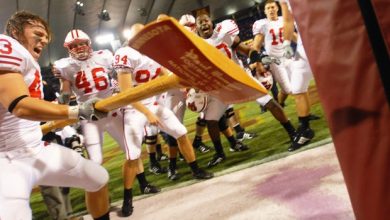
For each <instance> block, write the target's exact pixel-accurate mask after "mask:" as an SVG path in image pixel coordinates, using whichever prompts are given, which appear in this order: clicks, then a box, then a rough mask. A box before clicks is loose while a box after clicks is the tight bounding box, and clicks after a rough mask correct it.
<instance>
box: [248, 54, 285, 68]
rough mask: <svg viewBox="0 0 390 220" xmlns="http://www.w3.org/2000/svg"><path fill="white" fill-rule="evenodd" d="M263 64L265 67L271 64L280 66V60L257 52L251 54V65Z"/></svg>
mask: <svg viewBox="0 0 390 220" xmlns="http://www.w3.org/2000/svg"><path fill="white" fill-rule="evenodd" d="M256 62H261V63H262V64H263V65H266V66H269V65H270V64H271V63H275V64H277V65H279V64H280V60H279V59H278V58H276V57H271V56H268V55H265V54H263V53H259V52H257V51H255V50H252V51H250V52H249V64H252V63H256Z"/></svg>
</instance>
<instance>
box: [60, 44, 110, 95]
mask: <svg viewBox="0 0 390 220" xmlns="http://www.w3.org/2000/svg"><path fill="white" fill-rule="evenodd" d="M112 62H113V55H112V53H111V52H110V51H108V50H99V51H94V52H93V53H92V55H91V57H90V58H89V59H87V60H85V61H80V60H76V59H73V58H71V57H67V58H63V59H60V60H57V61H55V62H54V65H55V67H56V68H57V69H58V70H59V71H60V73H61V77H62V78H64V79H66V80H68V81H70V82H71V85H72V91H73V92H74V93H75V95H76V97H77V101H78V102H85V101H87V100H89V99H91V98H94V97H97V98H107V97H109V96H111V95H112V89H111V86H110V78H109V74H110V73H111V71H112Z"/></svg>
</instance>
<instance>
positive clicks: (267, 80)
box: [256, 71, 274, 90]
mask: <svg viewBox="0 0 390 220" xmlns="http://www.w3.org/2000/svg"><path fill="white" fill-rule="evenodd" d="M256 78H257V80H258V81H259V82H260V83H261V84H262V85H263V86H264V87H265V88H266V89H267V90H270V89H271V88H272V85H273V83H274V80H273V77H272V74H271V72H269V71H266V72H264V73H261V74H258V75H257V77H256Z"/></svg>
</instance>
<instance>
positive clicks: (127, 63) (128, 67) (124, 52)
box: [114, 46, 161, 104]
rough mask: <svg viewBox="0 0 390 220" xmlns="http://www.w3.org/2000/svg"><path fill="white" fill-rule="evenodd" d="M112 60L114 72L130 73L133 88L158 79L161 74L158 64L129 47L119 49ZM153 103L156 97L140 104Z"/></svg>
mask: <svg viewBox="0 0 390 220" xmlns="http://www.w3.org/2000/svg"><path fill="white" fill-rule="evenodd" d="M114 58H115V59H114V69H115V71H116V72H117V73H118V74H121V72H122V73H123V72H126V73H131V74H132V75H131V77H132V82H133V86H137V85H140V84H143V83H146V82H149V81H150V80H153V79H155V78H156V77H158V75H159V74H160V72H161V65H160V64H158V63H157V62H156V61H154V60H152V59H150V58H149V57H147V56H145V55H143V54H141V53H139V52H138V51H136V50H134V49H133V48H131V47H129V46H126V47H122V48H119V49H118V50H117V51H116V52H115V56H114ZM155 101H156V97H151V98H148V99H145V100H143V101H142V103H143V104H149V103H152V102H155Z"/></svg>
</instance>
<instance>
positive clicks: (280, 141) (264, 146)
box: [30, 85, 330, 219]
mask: <svg viewBox="0 0 390 220" xmlns="http://www.w3.org/2000/svg"><path fill="white" fill-rule="evenodd" d="M310 99H311V103H312V109H311V112H312V114H315V115H318V116H320V117H321V118H320V119H319V120H315V121H312V122H311V127H312V128H313V130H314V131H315V137H314V139H313V140H312V142H319V141H321V140H324V139H328V138H329V137H330V134H329V130H328V126H327V122H326V120H325V116H324V113H323V109H322V106H321V104H320V103H319V100H318V95H317V92H316V88H315V86H314V85H312V86H311V87H310ZM286 104H287V105H286V107H285V108H284V109H285V112H286V114H287V115H288V117H289V118H290V120H291V121H292V123H293V125H294V126H295V127H297V125H298V120H297V116H296V113H295V104H294V101H293V98H291V97H289V98H288V99H287V102H286ZM234 109H235V111H236V114H238V116H239V119H240V122H241V124H242V125H243V127H245V129H246V131H248V132H251V133H256V134H258V136H257V137H255V138H254V139H251V140H246V141H244V143H246V144H247V145H248V146H249V148H250V149H249V150H247V151H244V152H234V153H232V152H230V151H229V149H228V148H229V144H228V142H227V140H226V138H224V137H222V141H223V145H224V147H225V153H226V156H227V159H226V160H225V161H224V162H222V163H221V164H219V165H218V166H216V167H213V168H211V169H209V170H210V171H212V172H215V173H218V174H222V172H221V171H223V170H225V169H226V168H230V167H234V166H238V165H243V164H248V163H253V162H256V161H260V160H262V161H264V160H266V159H267V158H273V156H275V155H284V156H286V155H289V154H288V153H286V151H287V148H288V146H289V137H288V135H287V133H286V132H285V131H284V129H283V127H282V126H281V125H280V123H279V122H278V121H276V120H275V119H274V118H273V116H272V115H271V114H270V113H269V112H266V113H263V114H261V113H260V112H261V111H260V107H259V105H258V104H257V103H256V102H247V103H241V104H237V105H235V106H234ZM196 118H197V113H194V112H190V111H187V112H186V115H185V125H186V127H187V129H188V133H189V137H190V139H191V140H192V139H193V137H194V130H195V121H196ZM222 136H223V135H222ZM203 140H204V142H205V143H206V144H207V145H209V146H212V144H211V142H210V140H209V138H208V134H207V131H206V132H205V134H204V135H203ZM163 150H164V151H166V150H167V149H166V145H164V147H163ZM144 151H145V152H146V150H144ZM196 153H197V160H198V163H199V165H200V167H206V165H207V162H208V161H209V160H211V158H212V156H213V154H214V151H210V152H208V153H205V154H200V153H198V152H196ZM144 158H145V159H144V165H145V173H146V178H147V180H148V181H149V182H150V183H152V184H153V185H156V186H159V187H161V188H163V189H164V188H167V187H174V186H175V185H177V184H180V183H183V182H185V181H188V180H192V176H191V171H190V169H189V167H188V166H187V165H186V164H185V162H184V161H178V168H179V170H178V171H179V173H180V174H181V175H182V177H181V178H180V180H178V181H170V180H169V179H168V178H167V176H166V174H161V175H154V174H151V173H149V171H148V157H147V155H144ZM123 161H124V154H123V153H122V152H121V151H120V149H119V147H117V144H116V142H115V141H113V139H112V138H111V137H110V136H108V135H106V136H105V141H104V167H105V168H106V169H107V170H108V172H109V173H110V182H109V189H110V197H111V202H112V203H115V202H117V201H120V200H122V191H123V185H122V163H123ZM161 165H162V166H164V167H167V166H168V161H162V162H161ZM133 189H134V190H133V194H135V195H136V196H137V195H140V190H139V187H138V182H137V181H135V185H134V188H133ZM70 195H71V198H72V205H73V211H74V213H80V212H84V211H85V204H84V192H83V191H82V190H80V189H71V193H70ZM30 202H31V208H32V210H33V216H34V219H50V218H49V217H48V212H47V209H46V206H45V204H44V203H43V201H42V197H41V194H40V192H39V190H38V188H36V189H34V190H33V193H32V196H31V200H30Z"/></svg>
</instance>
